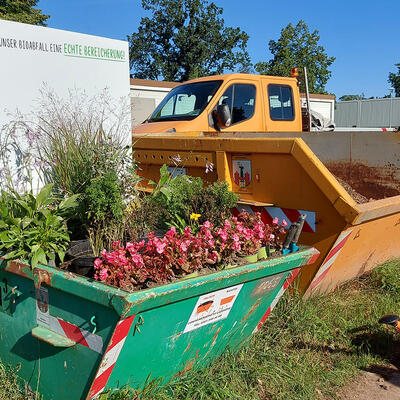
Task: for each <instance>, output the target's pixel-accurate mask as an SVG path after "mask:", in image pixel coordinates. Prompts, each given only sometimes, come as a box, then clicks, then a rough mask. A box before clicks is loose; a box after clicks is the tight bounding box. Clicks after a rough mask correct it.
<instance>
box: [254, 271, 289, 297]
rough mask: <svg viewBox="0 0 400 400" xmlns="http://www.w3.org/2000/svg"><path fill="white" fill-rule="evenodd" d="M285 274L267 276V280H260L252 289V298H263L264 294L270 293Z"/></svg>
mask: <svg viewBox="0 0 400 400" xmlns="http://www.w3.org/2000/svg"><path fill="white" fill-rule="evenodd" d="M284 275H285V272H282V273H281V274H278V275H273V276H269V277H267V278H263V279H260V282H259V283H258V284H257V286H256V287H255V288H254V290H253V292H252V293H251V296H252V297H261V296H264V295H265V294H266V293H269V292H271V291H272V290H274V289H275V288H276V287H277V286H278V284H279V282H280V281H281V280H282V278H283V276H284Z"/></svg>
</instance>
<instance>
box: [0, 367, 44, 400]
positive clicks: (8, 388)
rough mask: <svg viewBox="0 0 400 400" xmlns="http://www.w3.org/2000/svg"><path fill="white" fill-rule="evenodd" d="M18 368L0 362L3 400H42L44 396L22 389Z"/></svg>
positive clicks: (0, 392)
mask: <svg viewBox="0 0 400 400" xmlns="http://www.w3.org/2000/svg"><path fill="white" fill-rule="evenodd" d="M17 372H18V371H17V370H16V369H12V368H9V367H6V366H4V365H3V364H1V363H0V399H1V400H3V399H4V400H41V399H42V396H40V395H39V394H38V393H36V394H35V393H33V392H31V391H30V390H29V389H25V390H22V389H21V385H19V384H20V383H21V382H20V378H19V377H18V375H17Z"/></svg>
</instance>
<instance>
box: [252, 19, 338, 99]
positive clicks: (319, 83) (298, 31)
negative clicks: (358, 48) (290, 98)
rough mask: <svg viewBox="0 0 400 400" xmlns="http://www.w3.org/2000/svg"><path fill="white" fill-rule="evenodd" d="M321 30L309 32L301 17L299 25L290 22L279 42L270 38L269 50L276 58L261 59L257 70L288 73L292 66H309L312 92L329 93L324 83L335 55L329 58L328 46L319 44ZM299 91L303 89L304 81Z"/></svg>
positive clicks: (266, 73) (264, 72) (286, 74)
mask: <svg viewBox="0 0 400 400" xmlns="http://www.w3.org/2000/svg"><path fill="white" fill-rule="evenodd" d="M319 39H320V36H319V34H318V31H316V30H315V31H314V32H312V33H311V32H310V31H309V29H308V26H307V24H306V23H305V22H304V21H303V20H300V21H299V22H298V23H297V25H296V26H293V25H292V24H291V23H290V24H289V25H288V26H286V27H285V28H283V29H282V31H281V36H280V38H279V39H278V41H275V40H270V41H269V43H268V46H269V51H270V52H271V53H272V55H273V58H272V59H271V60H269V61H267V62H259V63H257V64H256V65H255V70H256V71H257V72H258V73H260V74H265V75H279V76H289V75H290V69H291V68H292V67H299V69H300V70H301V69H302V67H307V75H308V85H309V89H310V91H311V92H313V93H326V91H325V85H326V83H327V82H328V80H329V78H330V77H331V71H329V69H328V68H329V66H330V65H331V64H332V63H333V62H334V61H335V57H328V55H327V54H326V52H325V49H324V48H323V47H322V46H321V45H319V44H318V42H319ZM300 90H302V91H304V90H305V87H304V83H303V82H301V85H300Z"/></svg>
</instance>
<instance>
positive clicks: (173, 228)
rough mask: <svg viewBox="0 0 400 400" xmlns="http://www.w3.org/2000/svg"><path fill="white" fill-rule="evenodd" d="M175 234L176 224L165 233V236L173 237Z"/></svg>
mask: <svg viewBox="0 0 400 400" xmlns="http://www.w3.org/2000/svg"><path fill="white" fill-rule="evenodd" d="M175 235H176V228H175V227H174V226H171V228H170V229H169V231H168V232H167V233H166V234H165V236H166V237H168V238H173V237H174V236H175Z"/></svg>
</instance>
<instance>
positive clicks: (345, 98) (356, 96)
mask: <svg viewBox="0 0 400 400" xmlns="http://www.w3.org/2000/svg"><path fill="white" fill-rule="evenodd" d="M351 100H365V95H364V93H361V94H344V95H343V96H341V97H339V101H351Z"/></svg>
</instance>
